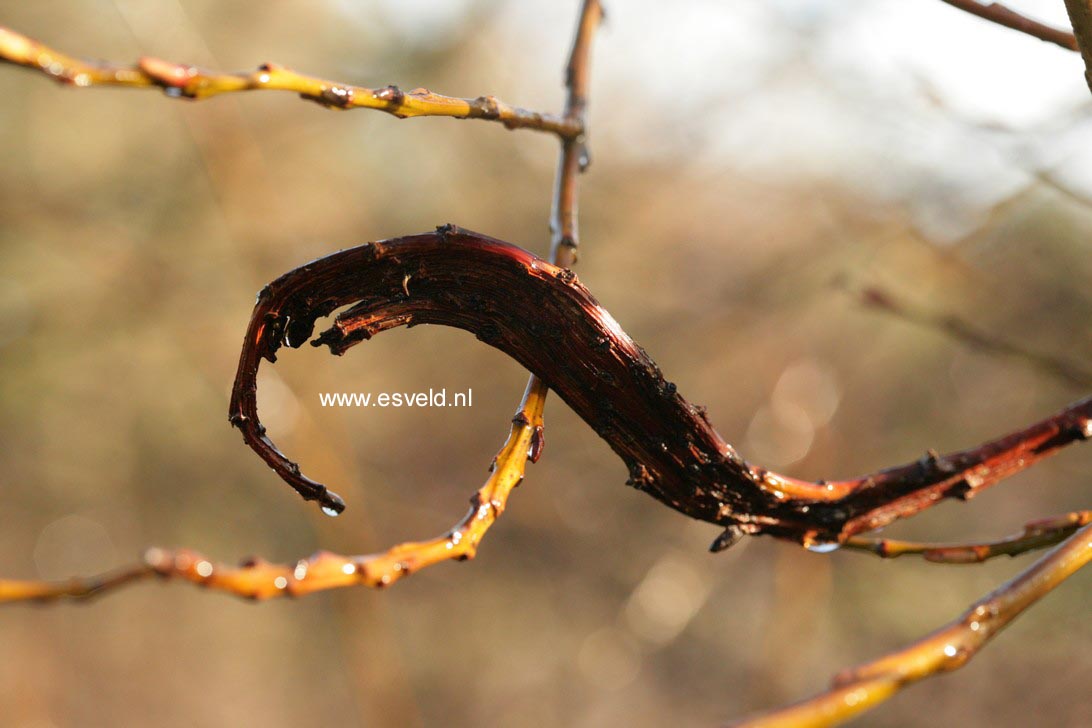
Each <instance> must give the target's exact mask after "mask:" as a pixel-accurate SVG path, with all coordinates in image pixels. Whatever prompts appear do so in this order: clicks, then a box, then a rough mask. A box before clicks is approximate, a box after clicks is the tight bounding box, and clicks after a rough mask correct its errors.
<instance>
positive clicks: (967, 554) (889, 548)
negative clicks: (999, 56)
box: [843, 511, 1092, 564]
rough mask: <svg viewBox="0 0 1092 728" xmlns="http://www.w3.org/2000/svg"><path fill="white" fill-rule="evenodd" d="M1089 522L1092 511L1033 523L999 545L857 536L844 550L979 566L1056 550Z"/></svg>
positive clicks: (1068, 514) (889, 557) (1004, 539)
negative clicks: (1050, 549) (909, 555)
mask: <svg viewBox="0 0 1092 728" xmlns="http://www.w3.org/2000/svg"><path fill="white" fill-rule="evenodd" d="M1090 522H1092V511H1075V512H1073V513H1067V514H1065V515H1064V516H1055V517H1053V518H1044V519H1041V520H1038V521H1032V522H1031V523H1028V524H1026V525H1025V526H1024V530H1023V531H1022V532H1021V533H1018V534H1015V535H1012V536H1006V537H1005V538H1001V539H998V540H996V541H985V542H982V543H954V544H938V543H917V542H914V541H896V540H894V539H889V538H869V537H867V536H854V537H853V538H850V539H849V540H848V541H846V542H845V544H843V546H844V547H845V548H848V549H854V550H857V551H868V552H871V553H874V554H876V555H877V556H881V557H883V558H885V559H894V558H897V557H899V556H904V555H907V554H916V555H919V556H922V557H923V558H924V559H925V560H926V561H934V562H937V563H943V564H977V563H980V562H982V561H986V560H987V559H992V558H994V557H995V556H1018V555H1020V554H1023V553H1026V552H1028V551H1034V550H1036V549H1044V548H1047V547H1048V546H1053V545H1054V544H1056V543H1060V542H1062V541H1064V540H1065V539H1067V538H1069V537H1070V536H1071V535H1072V534H1073V532H1074V531H1076V530H1077V529H1078V528H1080V527H1081V526H1084V525H1086V524H1088V523H1090Z"/></svg>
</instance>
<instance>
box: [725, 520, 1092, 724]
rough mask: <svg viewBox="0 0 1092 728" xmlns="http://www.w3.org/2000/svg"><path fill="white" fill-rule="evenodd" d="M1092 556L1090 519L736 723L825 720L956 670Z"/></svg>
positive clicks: (835, 720) (843, 716)
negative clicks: (921, 629) (925, 628)
mask: <svg viewBox="0 0 1092 728" xmlns="http://www.w3.org/2000/svg"><path fill="white" fill-rule="evenodd" d="M1089 561H1092V525H1088V526H1085V527H1084V528H1082V529H1081V530H1080V531H1078V532H1077V533H1075V534H1074V535H1073V536H1071V537H1070V538H1069V540H1068V541H1066V542H1065V543H1063V544H1062V545H1061V546H1059V547H1057V548H1056V549H1054V550H1053V551H1051V552H1050V553H1049V554H1047V555H1046V556H1044V557H1042V558H1041V559H1039V560H1038V561H1036V562H1035V563H1034V564H1033V565H1032V566H1031V567H1030V568H1029V569H1027V570H1026V571H1024V572H1022V573H1021V574H1020V575H1018V576H1017V577H1016V578H1014V579H1012V580H1011V581H1009V582H1008V583H1006V584H1005V585H1004V586H1002V587H1000V588H999V589H997V590H996V591H994V592H993V593H991V594H989V595H988V596H986V597H984V598H982V599H981V600H979V601H978V602H976V603H975V604H974V605H972V606H971V608H970V609H968V610H967V611H966V612H964V613H963V615H962V616H961V617H960V618H959V619H956V620H955V621H953V622H951V623H949V624H948V625H946V626H944V627H942V628H940V629H939V630H937V631H936V632H933V633H932V634H931V635H929V636H927V637H925V638H923V639H921V640H919V641H917V642H915V643H913V644H912V645H910V646H909V647H906V648H904V649H902V650H899V651H898V652H893V653H891V654H889V655H885V656H884V657H881V658H880V659H878V660H874V661H872V662H869V663H867V664H864V665H860V666H858V667H855V668H852V669H850V670H846V671H844V672H842V673H841V674H839V675H838V676H837V677H835V678H834V682H833V685H832V687H831V688H830V690H828V691H826V692H824V693H821V694H819V695H817V696H815V697H813V698H809V699H807V700H804V701H802V702H800V703H796V704H795V705H791V706H788V707H786V708H782V709H779V710H775V711H773V712H770V713H767V714H766V715H763V716H758V717H755V718H751V719H747V720H743V721H740V722H739V723H735V724H733V725H735V726H737V728H744V727H746V728H774V727H775V726H777V727H781V726H784V727H785V728H788V727H789V726H793V727H795V728H801V727H802V726H829V725H835V724H837V723H841V722H842V721H845V720H849V719H850V718H852V717H854V716H856V715H858V714H860V713H862V712H864V711H865V710H868V709H870V708H874V707H875V706H876V705H878V704H879V703H881V702H883V701H884V700H887V699H888V698H890V697H891V696H892V695H894V694H895V693H896V692H898V691H899V690H901V689H903V688H905V687H907V686H908V685H911V684H913V683H915V682H918V681H919V680H923V679H925V678H927V677H932V676H933V675H938V674H941V673H944V672H950V671H952V670H957V669H959V668H960V667H963V665H965V664H967V662H968V661H969V660H970V659H971V658H973V657H974V656H975V655H976V654H977V653H978V651H979V650H980V649H981V648H982V647H983V645H985V644H986V643H987V642H988V641H989V640H990V639H992V638H993V637H994V636H996V635H997V633H998V632H1000V631H1001V630H1002V629H1004V627H1006V626H1007V625H1008V624H1009V622H1011V621H1012V620H1013V619H1015V618H1016V617H1017V616H1019V615H1020V614H1021V613H1022V612H1023V611H1024V610H1025V609H1027V608H1028V607H1030V606H1031V605H1032V604H1034V603H1035V602H1037V601H1038V600H1039V599H1041V598H1042V597H1043V596H1045V595H1046V594H1048V593H1050V592H1051V591H1052V590H1053V589H1054V588H1055V587H1057V586H1058V585H1059V584H1061V583H1062V582H1063V581H1065V580H1066V579H1067V578H1068V577H1070V576H1072V575H1073V574H1074V573H1075V572H1076V571H1077V570H1078V569H1080V568H1081V567H1082V566H1084V565H1086V564H1087V563H1088V562H1089Z"/></svg>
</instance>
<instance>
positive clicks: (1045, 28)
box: [942, 0, 1078, 51]
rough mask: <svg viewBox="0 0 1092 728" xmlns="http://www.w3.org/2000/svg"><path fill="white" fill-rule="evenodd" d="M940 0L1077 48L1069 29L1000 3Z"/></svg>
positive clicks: (999, 22) (1071, 48) (1058, 43)
mask: <svg viewBox="0 0 1092 728" xmlns="http://www.w3.org/2000/svg"><path fill="white" fill-rule="evenodd" d="M942 2H945V3H947V4H949V5H951V6H952V7H956V8H959V9H960V10H963V11H965V12H968V13H970V14H971V15H977V16H978V17H980V18H983V19H985V20H988V21H990V22H991V23H997V24H998V25H1003V26H1005V27H1006V28H1011V29H1012V30H1016V31H1019V32H1021V33H1026V34H1027V35H1030V36H1033V37H1035V38H1038V39H1039V40H1041V41H1046V42H1047V43H1053V44H1054V45H1056V46H1061V47H1062V48H1065V49H1066V50H1070V51H1075V50H1078V48H1077V39H1076V38H1075V37H1074V36H1073V34H1072V33H1070V32H1069V31H1067V30H1063V29H1061V28H1055V27H1054V26H1052V25H1047V24H1045V23H1040V22H1039V21H1038V20H1032V19H1031V18H1029V17H1027V16H1026V15H1021V14H1020V13H1018V12H1016V11H1015V10H1012V9H1010V8H1008V7H1006V6H1004V5H1002V4H1001V3H980V2H978V1H977V0H942Z"/></svg>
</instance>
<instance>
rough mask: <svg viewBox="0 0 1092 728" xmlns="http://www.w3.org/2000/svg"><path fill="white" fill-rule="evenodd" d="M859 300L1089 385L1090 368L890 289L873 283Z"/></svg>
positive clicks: (1063, 379)
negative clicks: (905, 298) (896, 294)
mask: <svg viewBox="0 0 1092 728" xmlns="http://www.w3.org/2000/svg"><path fill="white" fill-rule="evenodd" d="M860 300H861V302H862V303H864V304H865V305H866V306H868V307H870V308H873V309H875V310H877V311H882V312H884V313H887V314H890V315H892V316H894V317H896V318H899V319H901V320H903V321H907V322H909V323H912V324H916V325H918V326H922V327H924V328H927V329H931V330H933V331H939V332H941V333H943V334H946V335H947V336H950V337H952V338H953V339H955V340H956V341H960V342H962V343H964V344H967V345H969V346H973V347H975V348H976V349H980V350H982V351H984V352H987V353H989V354H997V355H1001V356H1011V357H1013V358H1015V359H1017V360H1019V361H1022V362H1024V363H1025V364H1027V365H1029V366H1031V367H1032V368H1034V369H1036V370H1037V371H1039V372H1041V373H1043V374H1046V375H1048V376H1050V377H1052V378H1054V379H1057V380H1058V381H1061V382H1064V383H1065V384H1069V385H1076V386H1078V387H1082V388H1087V387H1090V386H1092V371H1089V370H1087V369H1085V368H1083V367H1081V366H1079V365H1077V364H1074V363H1072V362H1069V361H1066V360H1064V359H1061V358H1059V357H1056V356H1054V355H1052V354H1045V353H1043V352H1039V351H1034V350H1032V349H1029V348H1027V347H1025V346H1024V345H1022V344H1019V343H1016V342H1013V341H1006V340H1004V339H1001V338H998V337H996V336H993V335H991V334H988V333H986V332H984V331H982V330H980V329H977V328H975V327H974V326H973V325H971V324H969V323H967V322H966V321H964V320H963V319H961V318H959V317H957V316H952V315H950V314H942V313H934V312H932V311H928V310H926V309H924V308H917V307H914V306H911V305H910V304H908V303H906V302H904V301H900V300H898V299H896V298H895V297H894V296H893V295H892V294H891V293H890V292H888V291H885V290H882V289H880V288H876V287H874V286H872V287H868V288H865V289H864V290H863V291H861V293H860Z"/></svg>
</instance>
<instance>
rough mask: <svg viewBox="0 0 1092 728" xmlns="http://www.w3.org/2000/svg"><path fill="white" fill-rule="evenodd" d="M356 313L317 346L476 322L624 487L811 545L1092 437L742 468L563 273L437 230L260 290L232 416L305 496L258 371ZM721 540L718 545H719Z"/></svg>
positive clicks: (734, 527)
mask: <svg viewBox="0 0 1092 728" xmlns="http://www.w3.org/2000/svg"><path fill="white" fill-rule="evenodd" d="M343 306H349V308H348V309H347V310H345V311H344V312H343V313H341V314H340V315H339V316H338V317H337V318H336V319H334V321H333V324H332V326H330V328H328V329H327V330H326V331H324V332H322V333H321V334H319V335H318V336H316V337H314V339H313V340H312V341H311V343H312V345H314V346H320V345H326V346H329V348H330V351H331V352H332V353H334V354H343V353H345V352H346V351H347V350H348V349H349V348H351V347H352V346H354V345H356V344H358V343H360V342H362V341H365V340H367V339H370V338H371V337H372V336H375V335H376V334H379V333H381V332H383V331H386V330H388V329H391V328H395V327H398V326H415V325H418V324H422V323H428V324H438V325H444V326H453V327H456V328H461V329H464V330H466V331H470V332H472V333H474V334H476V335H477V337H478V338H479V339H480V340H482V341H483V342H485V343H487V344H489V345H491V346H493V347H495V348H497V349H499V350H501V351H502V352H504V353H506V354H508V355H509V356H511V357H512V358H513V359H515V360H516V361H517V362H519V363H520V364H521V365H523V366H524V367H526V368H527V369H528V370H529V371H531V372H532V373H534V374H535V375H537V376H538V377H539V379H541V380H542V381H543V382H545V383H546V384H547V385H548V386H549V388H550V389H553V390H554V391H555V392H557V393H558V395H559V396H561V398H562V399H564V400H565V402H566V403H567V404H569V406H570V407H571V408H572V409H573V410H574V411H575V412H576V414H577V415H579V416H580V417H581V418H582V419H584V421H585V422H587V423H588V424H589V425H590V426H591V427H592V429H593V430H595V432H596V433H598V434H599V436H600V437H602V438H603V439H604V440H605V441H606V442H607V443H608V444H609V445H610V446H611V448H612V449H613V450H614V451H615V453H617V454H618V455H619V456H620V457H621V458H622V460H623V462H625V464H626V465H627V467H628V469H629V472H630V480H629V484H630V485H632V486H634V487H635V488H638V489H639V490H642V491H644V492H647V493H648V494H650V495H652V496H653V497H655V498H657V499H658V500H660V501H662V502H663V503H665V504H666V505H668V506H670V507H671V508H674V509H675V510H678V511H680V512H682V513H684V514H686V515H688V516H691V517H693V518H697V519H700V520H704V521H708V522H710V523H715V524H718V525H721V526H724V527H725V529H726V532H727V533H728V534H730V535H733V536H737V535H742V534H752V535H756V534H769V535H773V536H778V537H781V538H786V539H792V540H795V541H798V542H800V543H803V544H805V545H809V546H813V547H816V548H818V547H821V546H825V545H828V544H838V543H842V542H844V541H845V540H846V539H848V538H849V537H851V536H854V535H856V534H860V533H864V532H867V531H871V530H874V529H875V528H877V527H879V526H881V525H884V524H886V523H889V522H891V521H892V520H895V519H896V518H902V517H906V516H909V515H913V514H915V513H918V512H920V511H922V510H924V509H926V508H929V507H931V506H933V505H935V504H936V503H937V502H939V501H940V500H941V499H943V498H946V497H957V498H962V499H968V498H971V497H973V496H974V495H975V494H977V493H978V492H980V491H981V490H982V489H984V488H986V487H988V486H989V485H992V484H994V483H996V482H998V481H1000V480H1002V479H1004V478H1006V477H1008V476H1010V475H1012V474H1014V473H1016V472H1019V471H1021V470H1023V469H1026V468H1028V467H1030V466H1031V465H1033V464H1035V463H1036V462H1038V461H1040V460H1042V459H1043V458H1045V457H1047V456H1049V455H1051V454H1053V453H1054V452H1056V451H1057V450H1059V449H1060V448H1062V447H1064V446H1066V445H1068V444H1071V443H1073V442H1078V441H1082V440H1085V439H1087V438H1089V437H1090V436H1092V399H1086V400H1081V401H1079V402H1076V403H1074V404H1072V405H1070V406H1069V407H1067V408H1065V409H1064V410H1063V411H1062V412H1060V413H1058V414H1056V415H1054V416H1053V417H1049V418H1046V419H1044V420H1042V421H1040V422H1038V423H1035V424H1033V425H1031V426H1030V427H1028V428H1025V429H1023V430H1019V431H1017V432H1013V433H1010V434H1008V435H1005V436H1003V437H1001V438H998V439H996V440H992V441H990V442H987V443H984V444H982V445H979V446H977V447H974V448H971V449H969V450H964V451H960V452H954V453H949V454H947V455H940V454H938V453H936V452H934V451H928V452H927V453H926V455H925V456H924V457H922V458H921V459H919V460H917V461H915V462H913V463H909V464H907V465H903V466H899V467H895V468H889V469H885V470H881V471H878V472H875V473H872V474H869V475H865V476H861V477H858V478H852V479H849V480H838V481H830V482H827V481H819V482H815V483H813V482H808V481H803V480H797V479H795V478H790V477H787V476H783V475H779V474H777V473H773V472H770V471H768V470H766V469H765V468H762V467H760V466H757V465H752V464H749V463H747V462H746V461H745V460H743V458H742V457H740V456H739V455H738V454H737V453H736V451H735V450H734V449H733V448H732V447H731V446H730V445H729V444H728V443H727V442H725V440H724V439H723V438H722V437H721V436H720V435H719V433H717V432H716V430H714V429H713V427H712V426H711V425H710V423H709V421H708V418H707V416H706V413H705V410H704V408H701V407H698V406H695V405H692V404H690V403H689V402H687V401H686V400H685V399H684V398H683V397H682V396H681V395H680V394H679V393H678V391H677V388H676V387H675V385H674V384H673V383H671V382H669V381H667V380H666V379H665V378H664V376H663V374H662V372H661V371H660V369H659V367H657V366H656V364H655V362H653V361H652V360H651V359H650V358H649V357H648V355H647V354H646V353H645V351H644V350H643V349H642V348H641V347H640V346H638V345H637V344H636V343H635V342H634V341H633V340H632V339H631V338H630V337H629V336H628V335H627V334H626V333H625V331H624V330H623V329H622V328H621V326H620V325H619V324H618V322H617V321H615V320H614V319H613V318H612V317H611V315H610V314H609V313H608V312H607V311H606V310H604V309H603V307H602V306H600V305H599V303H598V302H597V301H596V300H595V298H594V297H593V296H592V295H591V293H590V292H589V291H588V290H587V289H586V288H585V287H584V286H583V285H581V284H580V282H579V281H578V280H577V279H576V276H575V275H574V274H573V273H572V271H570V270H568V269H566V268H561V267H558V266H555V265H553V264H551V263H549V262H547V261H544V260H541V259H539V258H536V257H535V256H534V255H532V254H531V253H529V252H527V251H526V250H523V249H521V248H517V247H515V246H513V245H510V244H508V243H504V242H501V241H498V240H495V239H493V238H489V237H486V236H484V235H480V234H478V233H473V232H470V231H467V230H461V229H458V228H455V227H452V226H444V227H442V228H439V229H437V231H436V232H434V233H424V234H421V235H414V236H408V237H403V238H395V239H392V240H387V241H382V242H378V243H369V244H366V245H363V246H360V247H357V248H351V249H348V250H343V251H341V252H338V253H335V254H333V255H329V256H327V257H325V258H321V259H319V260H316V261H312V262H311V263H308V264H307V265H305V266H303V267H301V268H298V269H296V270H294V271H291V272H289V273H287V274H285V275H284V276H282V277H280V278H279V279H277V280H276V281H274V282H272V283H271V284H270V285H269V286H267V287H266V288H265V289H264V290H263V291H262V292H261V294H259V296H258V302H257V304H256V306H255V309H254V313H253V314H252V316H251V321H250V325H249V327H248V330H247V334H246V337H245V339H244V345H243V350H242V352H241V354H240V359H239V368H238V370H237V373H236V379H235V386H234V388H233V390H232V399H231V407H230V417H231V421H232V423H233V424H235V425H236V426H237V427H239V428H240V429H241V430H242V433H243V438H244V440H245V441H246V442H247V444H248V445H249V446H250V447H251V448H252V449H253V450H254V451H255V452H256V453H257V454H258V455H259V456H260V457H261V458H262V459H263V460H265V462H266V463H267V464H269V466H270V467H272V468H273V469H274V470H275V471H276V472H277V473H278V474H279V475H280V476H281V478H282V479H284V480H285V481H286V482H287V483H288V484H289V485H291V486H292V487H293V488H294V489H295V490H296V491H297V492H298V493H299V494H300V495H302V496H303V497H304V498H305V499H308V500H317V501H318V502H319V503H320V504H321V505H322V506H323V507H324V508H326V509H328V510H331V511H336V510H340V509H341V508H343V507H344V504H343V503H342V501H341V499H340V498H339V497H338V496H336V495H335V494H333V493H331V492H330V491H328V490H327V488H326V486H325V485H323V484H321V483H318V482H315V481H313V480H311V479H309V478H307V477H306V476H305V475H303V474H302V472H301V471H300V468H299V466H298V465H297V464H296V463H294V462H292V461H291V460H289V459H288V458H287V457H286V456H285V455H284V454H283V453H281V452H280V451H279V450H278V449H277V448H276V446H275V445H274V444H273V442H272V441H271V440H270V439H269V437H268V436H267V435H266V432H265V428H264V427H263V426H262V424H261V422H260V420H259V419H258V413H257V404H256V402H257V374H258V370H259V368H260V366H261V364H262V361H263V360H266V361H270V362H275V361H276V359H277V354H278V352H279V350H280V349H281V348H282V347H284V346H289V347H293V348H296V347H299V346H302V345H303V344H304V343H305V342H307V341H308V340H309V339H311V338H312V334H313V331H314V327H315V324H316V322H317V320H318V319H320V318H323V317H326V316H328V315H329V314H330V313H331V312H333V311H334V310H336V309H338V308H340V307H343ZM725 543H726V542H725V541H723V540H722V541H718V545H721V546H723V545H725Z"/></svg>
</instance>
